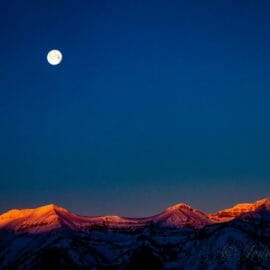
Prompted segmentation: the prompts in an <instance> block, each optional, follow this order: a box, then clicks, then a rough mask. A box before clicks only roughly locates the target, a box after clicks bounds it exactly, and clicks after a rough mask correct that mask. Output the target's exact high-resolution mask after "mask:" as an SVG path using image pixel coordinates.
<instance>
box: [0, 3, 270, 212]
mask: <svg viewBox="0 0 270 270" xmlns="http://www.w3.org/2000/svg"><path fill="white" fill-rule="evenodd" d="M269 13H270V2H269V1H255V0H254V1H247V0H245V1H228V0H224V1H223V0H221V1H214V0H213V1H199V0H198V1H179V0H178V1H165V0H164V1H157V0H153V1H147V0H144V1H138V0H136V1H132V0H130V1H126V0H123V1H100V0H95V1H82V0H81V1H78V0H76V1H75V0H73V1H67V0H65V1H52V0H51V1H37V0H32V1H30V0H29V1H21V0H17V1H14V0H2V1H1V5H0V59H1V65H0V212H3V211H6V210H7V209H9V208H25V207H36V206H39V205H43V204H48V203H56V204H59V205H61V206H63V207H66V208H68V209H70V210H72V211H75V212H77V213H81V214H89V215H92V214H93V215H95V214H120V215H128V216H147V215H151V214H154V213H157V212H159V211H161V210H162V209H164V208H166V207H167V206H169V205H171V204H175V203H178V202H182V201H184V202H186V203H188V204H191V205H192V206H193V207H196V208H199V209H201V210H203V211H205V212H211V211H215V210H217V209H219V208H223V207H228V206H231V205H232V204H234V203H236V202H241V201H253V200H256V199H259V198H262V197H267V196H269V191H270V181H269V180H270V31H269V26H270V16H269ZM53 48H57V49H60V50H61V51H62V52H63V62H62V63H61V65H59V66H50V65H49V64H48V63H47V61H46V55H47V52H48V51H49V50H50V49H53Z"/></svg>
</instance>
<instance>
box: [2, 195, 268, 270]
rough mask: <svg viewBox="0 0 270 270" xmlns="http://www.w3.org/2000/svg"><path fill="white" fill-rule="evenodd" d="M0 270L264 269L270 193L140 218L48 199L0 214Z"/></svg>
mask: <svg viewBox="0 0 270 270" xmlns="http://www.w3.org/2000/svg"><path fill="white" fill-rule="evenodd" d="M0 269H3V270H4V269H26V270H28V269H29V270H30V269H31V270H32V269H138V270H141V269H149V270H151V269H153V270H156V269H157V270H158V269H174V270H176V269H270V198H265V199H261V200H258V201H256V202H253V203H240V204H237V205H235V206H233V207H231V208H228V209H224V210H220V211H218V212H216V213H211V214H205V213H203V212H201V211H199V210H197V209H194V208H192V207H191V206H189V205H187V204H185V203H179V204H176V205H173V206H171V207H168V208H167V209H165V210H164V211H162V212H161V213H159V214H157V215H154V216H151V217H144V218H130V217H120V216H80V215H77V214H75V213H72V212H70V211H68V210H66V209H64V208H62V207H60V206H57V205H54V204H50V205H46V206H41V207H38V208H34V209H22V210H18V209H13V210H9V211H7V212H5V213H3V214H1V215H0Z"/></svg>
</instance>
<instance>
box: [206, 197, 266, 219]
mask: <svg viewBox="0 0 270 270" xmlns="http://www.w3.org/2000/svg"><path fill="white" fill-rule="evenodd" d="M262 209H266V210H269V211H270V198H263V199H261V200H258V201H255V202H253V203H238V204H236V205H234V206H233V207H231V208H227V209H224V210H221V211H218V212H216V213H214V214H209V215H208V217H209V218H210V219H211V220H213V221H215V222H226V221H230V220H232V219H235V218H237V217H239V216H242V215H244V214H247V213H251V212H256V211H259V210H262Z"/></svg>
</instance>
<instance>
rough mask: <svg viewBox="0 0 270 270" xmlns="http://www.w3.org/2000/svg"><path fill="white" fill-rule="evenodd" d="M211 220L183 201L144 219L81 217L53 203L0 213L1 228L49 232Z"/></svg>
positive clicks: (198, 225) (191, 224)
mask: <svg viewBox="0 0 270 270" xmlns="http://www.w3.org/2000/svg"><path fill="white" fill-rule="evenodd" d="M211 223H212V221H211V220H209V218H208V217H207V215H205V214H203V213H202V212H200V211H198V210H195V209H193V208H192V207H190V206H188V205H186V204H184V203H180V204H177V205H174V206H171V207H169V208H167V209H165V210H164V211H163V212H161V213H160V214H158V215H155V216H152V217H147V218H127V217H119V216H80V215H76V214H74V213H71V212H69V211H68V210H66V209H64V208H62V207H60V206H57V205H54V204H50V205H45V206H42V207H38V208H35V209H22V210H18V209H13V210H10V211H8V212H6V213H4V214H2V215H0V229H6V230H9V231H14V232H28V233H41V232H48V231H51V230H56V229H60V228H63V229H71V230H90V229H94V228H96V229H97V228H100V229H101V228H103V229H131V230H132V229H133V230H134V229H138V228H142V227H147V226H150V225H151V226H155V225H156V226H158V227H168V228H183V227H190V228H201V227H204V226H205V225H209V224H211Z"/></svg>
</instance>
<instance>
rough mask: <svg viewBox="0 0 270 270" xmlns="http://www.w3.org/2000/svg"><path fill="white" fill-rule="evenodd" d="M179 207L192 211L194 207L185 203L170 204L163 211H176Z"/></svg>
mask: <svg viewBox="0 0 270 270" xmlns="http://www.w3.org/2000/svg"><path fill="white" fill-rule="evenodd" d="M180 209H182V210H188V211H194V209H193V208H192V207H191V206H190V205H188V204H186V203H178V204H175V205H172V206H170V207H168V208H166V209H165V211H167V212H171V211H176V210H180Z"/></svg>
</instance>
